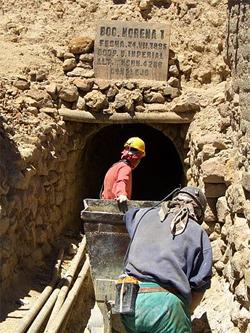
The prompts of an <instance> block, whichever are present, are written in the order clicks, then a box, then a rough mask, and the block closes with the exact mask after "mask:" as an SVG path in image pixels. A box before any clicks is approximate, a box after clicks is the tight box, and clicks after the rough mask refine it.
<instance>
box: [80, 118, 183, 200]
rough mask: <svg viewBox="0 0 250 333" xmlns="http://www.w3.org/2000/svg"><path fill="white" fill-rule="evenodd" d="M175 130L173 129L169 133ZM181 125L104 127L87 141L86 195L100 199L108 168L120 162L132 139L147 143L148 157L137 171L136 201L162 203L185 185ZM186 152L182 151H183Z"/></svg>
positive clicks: (84, 167) (85, 150)
mask: <svg viewBox="0 0 250 333" xmlns="http://www.w3.org/2000/svg"><path fill="white" fill-rule="evenodd" d="M169 129H171V130H169ZM178 130H180V127H179V126H176V128H175V129H174V130H173V127H168V125H162V126H160V125H156V124H154V126H150V125H146V124H116V125H107V126H105V127H101V128H100V129H99V130H98V131H96V132H95V133H93V134H92V135H91V136H90V137H89V138H88V140H87V142H86V146H85V149H84V162H83V164H84V166H83V170H84V180H83V182H84V183H85V186H84V188H85V189H86V192H85V193H86V195H87V196H88V197H92V198H98V197H99V193H100V190H101V187H102V182H103V178H104V175H105V172H106V171H107V170H108V168H109V167H110V166H111V165H112V164H113V163H115V162H116V161H118V160H119V159H120V153H121V149H122V147H123V144H124V142H125V141H126V140H127V139H128V138H129V137H132V136H139V137H141V138H142V139H143V140H144V141H145V143H146V157H145V158H144V159H143V160H142V162H141V163H140V165H139V166H138V167H137V168H136V169H135V170H134V172H133V195H132V199H134V200H161V199H162V198H164V197H165V196H166V195H167V194H168V193H169V192H171V191H172V190H173V189H174V188H176V187H177V186H178V185H180V184H182V185H183V184H184V183H185V176H184V171H183V161H182V159H183V157H182V156H183V154H184V153H183V148H181V147H183V143H182V144H181V142H180V141H181V139H180V138H179V137H178V135H177V137H178V139H177V141H176V142H175V140H174V139H173V138H172V137H173V135H172V134H173V133H175V136H176V133H178ZM181 150H182V151H181Z"/></svg>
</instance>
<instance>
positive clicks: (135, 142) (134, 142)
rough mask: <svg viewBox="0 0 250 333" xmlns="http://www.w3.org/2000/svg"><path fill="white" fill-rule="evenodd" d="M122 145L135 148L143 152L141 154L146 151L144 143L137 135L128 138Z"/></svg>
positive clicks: (144, 153)
mask: <svg viewBox="0 0 250 333" xmlns="http://www.w3.org/2000/svg"><path fill="white" fill-rule="evenodd" d="M124 147H129V148H134V149H137V150H139V151H140V152H141V153H142V154H143V155H142V156H145V155H146V152H145V143H144V141H143V140H142V139H140V138H138V137H132V138H129V139H128V140H127V141H126V142H125V144H124Z"/></svg>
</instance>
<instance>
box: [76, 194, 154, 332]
mask: <svg viewBox="0 0 250 333" xmlns="http://www.w3.org/2000/svg"><path fill="white" fill-rule="evenodd" d="M83 203H84V210H82V211H81V219H82V220H83V222H84V231H85V234H86V240H87V248H88V254H89V258H90V268H91V275H92V279H93V284H94V290H95V298H96V302H97V305H98V307H99V308H100V310H101V312H102V316H103V323H104V333H111V332H112V333H114V332H119V333H123V332H125V330H124V328H123V326H122V324H121V322H120V316H119V315H117V314H113V313H112V304H113V303H114V300H115V280H116V279H117V278H118V276H119V275H120V274H121V273H122V271H123V259H124V256H125V253H126V250H127V247H128V244H129V236H128V234H127V230H126V227H125V225H124V223H123V215H124V208H126V209H129V208H131V207H137V208H147V207H151V206H153V205H155V204H157V202H155V201H134V200H130V201H128V202H127V206H126V207H124V206H118V204H117V201H116V200H103V199H84V200H83ZM126 209H125V210H126Z"/></svg>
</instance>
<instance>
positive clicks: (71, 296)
mask: <svg viewBox="0 0 250 333" xmlns="http://www.w3.org/2000/svg"><path fill="white" fill-rule="evenodd" d="M86 257H87V258H86V260H85V263H84V265H83V267H82V269H81V271H80V273H79V275H78V277H77V279H76V281H75V283H74V285H73V287H72V289H71V290H70V291H69V293H68V296H67V298H66V300H65V302H64V303H63V306H62V307H61V309H60V311H59V312H58V314H57V316H56V318H55V320H54V321H53V322H52V323H51V325H50V327H48V328H47V330H45V332H44V333H57V332H59V330H60V327H61V326H62V324H63V321H64V320H65V318H66V317H67V314H68V312H69V311H70V309H71V306H72V305H73V303H74V301H75V299H76V297H77V295H78V293H79V290H80V288H81V286H82V283H83V281H84V279H85V277H86V275H87V272H88V270H89V267H90V264H89V258H88V256H86Z"/></svg>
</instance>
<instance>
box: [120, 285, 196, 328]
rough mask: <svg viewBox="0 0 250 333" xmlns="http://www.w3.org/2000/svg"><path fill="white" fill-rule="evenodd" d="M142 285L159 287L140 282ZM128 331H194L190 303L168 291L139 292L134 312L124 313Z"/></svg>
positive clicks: (122, 316)
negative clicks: (189, 308)
mask: <svg viewBox="0 0 250 333" xmlns="http://www.w3.org/2000/svg"><path fill="white" fill-rule="evenodd" d="M140 286H141V287H144V288H145V287H157V286H159V285H158V284H156V283H153V282H140ZM121 319H122V322H123V324H124V326H125V328H126V330H127V332H128V333H192V328H191V318H190V314H189V310H188V305H187V304H186V302H185V301H184V300H183V299H182V298H181V297H178V296H176V295H174V294H172V293H170V292H168V291H162V292H150V293H138V295H137V298H136V307H135V313H134V314H122V315H121Z"/></svg>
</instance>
